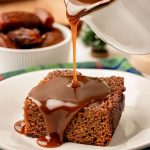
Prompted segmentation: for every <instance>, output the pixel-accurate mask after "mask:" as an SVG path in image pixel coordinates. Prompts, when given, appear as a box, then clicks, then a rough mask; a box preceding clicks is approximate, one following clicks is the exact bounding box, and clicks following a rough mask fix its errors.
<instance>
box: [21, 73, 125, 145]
mask: <svg viewBox="0 0 150 150" xmlns="http://www.w3.org/2000/svg"><path fill="white" fill-rule="evenodd" d="M70 75H73V72H72V71H69V70H63V71H59V70H57V71H54V72H50V73H49V74H48V75H47V76H46V77H45V78H44V79H43V80H42V81H41V82H40V83H39V85H38V86H40V85H43V84H46V83H47V82H48V81H49V80H53V79H55V78H56V77H61V76H70ZM78 75H81V74H80V73H78ZM100 79H101V80H102V81H104V82H105V83H107V84H108V86H109V87H110V89H111V92H110V94H108V95H107V96H106V97H104V98H103V100H102V101H97V102H93V103H91V104H89V105H88V106H85V107H84V108H82V109H81V110H80V111H79V112H77V113H76V115H75V116H74V117H73V119H72V120H71V121H70V123H69V124H68V126H67V128H66V130H65V133H64V140H65V141H69V142H74V143H82V144H90V145H99V146H106V145H108V144H109V143H110V142H111V140H112V137H113V134H114V132H115V130H116V128H117V126H118V123H119V120H120V118H121V114H122V111H123V110H124V94H123V92H124V91H125V87H124V79H123V78H122V77H115V76H112V77H106V78H103V77H102V78H100ZM24 122H25V134H26V135H28V136H31V137H41V136H44V135H46V126H45V122H44V119H43V116H42V113H41V112H40V109H39V107H38V106H37V105H36V104H35V103H34V102H33V101H32V100H31V99H29V98H27V99H26V100H25V102H24Z"/></svg>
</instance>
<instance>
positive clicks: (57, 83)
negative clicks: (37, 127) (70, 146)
mask: <svg viewBox="0 0 150 150" xmlns="http://www.w3.org/2000/svg"><path fill="white" fill-rule="evenodd" d="M77 78H78V82H79V84H80V86H79V87H72V83H71V81H72V76H66V77H56V78H55V79H53V80H50V81H48V82H47V83H45V84H43V85H39V86H37V87H35V88H33V89H32V90H31V92H30V93H29V96H28V99H31V100H32V101H33V102H34V103H36V104H37V105H38V106H39V109H40V111H41V113H42V116H43V118H44V121H45V125H46V133H47V135H46V136H45V137H40V138H39V139H38V140H37V143H38V144H39V145H41V146H44V147H57V146H59V145H61V143H63V134H64V131H65V129H66V128H67V126H68V124H69V122H70V121H71V119H72V118H73V116H74V115H75V114H76V113H77V112H78V111H79V110H80V109H82V108H83V107H85V106H86V105H89V104H90V103H92V102H94V101H101V100H102V99H103V98H104V97H105V96H106V95H107V94H109V92H110V88H109V87H108V86H107V85H106V84H105V83H103V82H102V81H101V80H100V79H99V78H94V77H86V76H81V75H80V76H77Z"/></svg>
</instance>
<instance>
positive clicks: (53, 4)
mask: <svg viewBox="0 0 150 150" xmlns="http://www.w3.org/2000/svg"><path fill="white" fill-rule="evenodd" d="M35 8H44V9H46V10H47V11H49V12H50V13H51V14H52V15H53V17H54V19H55V22H56V23H60V24H63V25H64V26H66V27H67V28H69V24H68V21H67V18H66V8H65V5H64V1H63V0H55V1H54V0H53V1H52V0H0V13H2V12H9V11H29V12H33V11H34V9H35ZM68 48H69V47H68ZM58 55H59V54H58ZM116 56H119V57H120V56H121V57H125V58H127V60H128V61H129V62H130V63H131V65H132V66H133V67H134V68H136V69H137V70H139V71H141V72H142V73H144V75H146V76H147V77H149V76H150V67H149V65H150V55H143V56H136V55H129V54H126V53H122V52H120V51H118V50H116V49H114V48H112V47H111V46H109V45H107V44H106V43H104V42H103V41H102V40H101V39H99V38H98V37H97V36H96V35H95V33H94V32H93V31H92V30H91V29H90V27H88V26H87V25H86V24H84V23H80V25H79V29H78V39H77V62H85V61H98V60H99V59H105V58H110V57H116ZM56 57H57V56H56ZM67 62H72V49H70V51H69V56H68V60H67ZM58 63H59V61H58ZM0 73H3V71H1V72H0Z"/></svg>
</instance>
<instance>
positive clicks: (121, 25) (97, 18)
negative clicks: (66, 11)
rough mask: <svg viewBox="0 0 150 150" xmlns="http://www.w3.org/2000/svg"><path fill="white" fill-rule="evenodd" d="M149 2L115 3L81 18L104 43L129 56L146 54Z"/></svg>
mask: <svg viewBox="0 0 150 150" xmlns="http://www.w3.org/2000/svg"><path fill="white" fill-rule="evenodd" d="M149 6H150V1H149V0H132V1H131V0H115V1H114V2H113V3H110V4H109V5H107V6H106V7H102V8H100V9H97V10H96V11H94V12H92V13H90V14H88V15H85V16H83V17H82V18H81V20H82V21H84V22H85V23H87V24H88V25H89V26H90V27H91V28H92V29H93V31H95V33H96V34H97V35H98V36H99V37H100V38H101V39H103V40H104V41H105V42H107V43H109V44H110V45H112V46H113V47H115V48H116V49H118V50H121V51H124V52H127V53H131V54H148V53H150V19H149V18H150V9H149Z"/></svg>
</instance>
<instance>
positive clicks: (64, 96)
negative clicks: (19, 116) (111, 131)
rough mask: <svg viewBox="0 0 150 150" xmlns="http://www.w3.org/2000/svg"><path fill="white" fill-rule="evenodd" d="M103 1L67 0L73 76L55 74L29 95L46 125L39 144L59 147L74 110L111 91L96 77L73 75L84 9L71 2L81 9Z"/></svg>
mask: <svg viewBox="0 0 150 150" xmlns="http://www.w3.org/2000/svg"><path fill="white" fill-rule="evenodd" d="M106 2H109V0H105V1H104V0H99V1H98V0H87V1H86V0H70V1H68V3H67V4H66V7H67V17H68V20H69V22H70V26H71V30H72V42H73V76H61V77H56V78H54V79H52V80H49V81H47V82H46V83H44V84H42V85H38V86H37V87H35V88H33V89H32V90H31V92H30V93H29V95H28V99H31V100H32V102H34V103H35V104H37V106H38V107H39V110H40V112H41V114H42V116H43V119H44V122H45V126H46V135H45V136H42V137H39V138H38V139H37V143H38V144H39V145H40V146H43V147H57V146H60V145H61V144H62V143H63V141H64V139H63V137H64V131H65V129H66V128H67V126H68V124H69V122H70V121H71V119H72V118H73V117H74V116H75V115H76V113H77V112H78V111H80V110H81V109H82V108H84V107H85V106H87V105H89V104H91V103H93V102H96V101H102V100H103V99H104V97H105V96H107V95H108V94H109V93H110V88H109V87H108V85H106V84H105V83H104V82H102V81H101V80H100V79H99V78H95V77H87V76H82V75H77V74H76V35H77V26H78V22H79V20H80V17H81V16H82V15H84V13H85V9H80V11H78V9H76V8H75V7H74V5H76V7H79V8H80V6H84V5H89V4H94V3H97V5H100V4H104V3H106ZM70 4H73V7H72V9H76V10H77V11H76V13H75V14H74V15H72V13H70V12H69V11H68V10H70V8H69V7H71V6H72V5H70ZM97 5H96V6H97ZM82 8H83V7H82ZM21 123H22V124H21ZM24 128H25V127H24V124H23V122H19V123H16V124H15V129H16V131H18V132H19V133H22V132H23V131H24ZM24 133H25V131H24Z"/></svg>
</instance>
